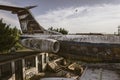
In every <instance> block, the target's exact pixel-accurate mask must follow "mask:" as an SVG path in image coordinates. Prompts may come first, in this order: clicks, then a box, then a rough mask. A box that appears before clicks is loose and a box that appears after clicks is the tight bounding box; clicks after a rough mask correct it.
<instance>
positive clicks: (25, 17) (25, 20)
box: [0, 5, 48, 34]
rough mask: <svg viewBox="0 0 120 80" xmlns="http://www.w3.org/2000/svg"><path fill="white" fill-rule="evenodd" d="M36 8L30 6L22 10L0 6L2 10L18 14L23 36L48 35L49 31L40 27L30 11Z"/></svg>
mask: <svg viewBox="0 0 120 80" xmlns="http://www.w3.org/2000/svg"><path fill="white" fill-rule="evenodd" d="M34 7H36V6H28V7H25V8H21V7H13V6H6V5H0V9H1V10H6V11H11V12H12V13H13V14H17V16H18V19H19V22H20V27H21V30H22V32H23V34H29V33H43V34H44V33H47V32H48V31H47V30H45V29H44V28H43V27H42V26H41V25H39V23H38V22H37V21H36V20H35V18H34V17H33V16H32V14H31V12H30V11H29V9H32V8H34Z"/></svg>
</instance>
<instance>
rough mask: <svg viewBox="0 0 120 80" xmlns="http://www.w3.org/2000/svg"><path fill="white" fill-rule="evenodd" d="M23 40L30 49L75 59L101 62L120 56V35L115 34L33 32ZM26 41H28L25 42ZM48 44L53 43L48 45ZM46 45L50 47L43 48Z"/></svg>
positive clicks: (23, 37)
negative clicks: (47, 33)
mask: <svg viewBox="0 0 120 80" xmlns="http://www.w3.org/2000/svg"><path fill="white" fill-rule="evenodd" d="M22 40H23V41H22ZM46 40H48V41H46ZM21 41H22V44H23V45H24V46H26V47H28V48H30V49H33V50H38V51H40V52H49V53H55V54H57V55H60V56H63V57H66V58H72V59H74V60H75V59H77V60H83V61H90V62H91V61H93V62H94V61H95V62H97V61H98V62H101V61H105V60H106V61H111V60H112V61H114V60H117V59H119V58H120V37H119V36H115V35H42V34H32V35H22V36H21ZM25 41H28V43H27V44H25V43H24V42H25ZM49 42H52V43H53V44H52V43H49ZM55 42H57V44H56V45H55V46H54V43H55ZM42 43H44V44H42ZM45 43H46V44H45ZM48 44H51V45H50V46H49V47H48ZM41 45H44V46H41ZM46 47H48V48H47V49H49V50H47V49H46V50H41V48H42V49H45V48H46ZM52 47H53V48H52ZM54 48H55V50H54ZM50 49H53V50H50Z"/></svg>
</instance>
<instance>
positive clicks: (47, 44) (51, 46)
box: [21, 38, 60, 53]
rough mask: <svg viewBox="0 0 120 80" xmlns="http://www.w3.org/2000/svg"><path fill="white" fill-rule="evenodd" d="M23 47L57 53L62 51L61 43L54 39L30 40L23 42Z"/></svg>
mask: <svg viewBox="0 0 120 80" xmlns="http://www.w3.org/2000/svg"><path fill="white" fill-rule="evenodd" d="M21 43H22V45H23V46H25V47H27V48H30V49H33V50H36V51H40V52H53V53H57V52H58V51H59V49H60V43H59V42H58V41H57V40H54V39H39V38H28V39H23V40H21Z"/></svg>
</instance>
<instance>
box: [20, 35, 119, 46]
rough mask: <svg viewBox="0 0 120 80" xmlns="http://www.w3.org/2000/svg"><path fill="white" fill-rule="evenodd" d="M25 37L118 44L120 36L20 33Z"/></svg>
mask: <svg viewBox="0 0 120 80" xmlns="http://www.w3.org/2000/svg"><path fill="white" fill-rule="evenodd" d="M21 37H25V38H27V37H28V38H29V37H30V38H40V39H41V38H46V39H55V40H61V41H73V42H88V43H108V44H120V36H115V35H44V34H32V35H27V34H26V35H21Z"/></svg>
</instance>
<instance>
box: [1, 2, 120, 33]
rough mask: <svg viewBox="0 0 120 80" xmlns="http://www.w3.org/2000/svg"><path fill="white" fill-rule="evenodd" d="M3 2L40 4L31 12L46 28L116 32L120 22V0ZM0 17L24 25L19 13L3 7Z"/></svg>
mask: <svg viewBox="0 0 120 80" xmlns="http://www.w3.org/2000/svg"><path fill="white" fill-rule="evenodd" d="M0 5H11V6H20V7H25V6H29V5H37V6H38V7H36V8H34V9H32V10H31V12H32V13H33V15H34V16H35V18H36V19H37V21H38V22H39V23H40V24H41V25H42V26H43V27H44V28H46V29H47V28H49V27H51V26H53V27H55V28H59V27H62V28H65V29H67V30H68V31H69V32H70V33H85V32H87V33H88V32H93V33H94V32H98V33H114V32H117V27H118V26H119V25H120V0H0ZM0 18H4V21H5V22H7V23H8V24H11V25H12V26H17V27H18V28H20V27H19V22H18V19H17V16H16V15H13V14H10V12H7V11H2V10H0Z"/></svg>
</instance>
